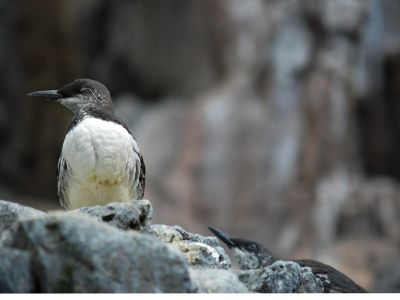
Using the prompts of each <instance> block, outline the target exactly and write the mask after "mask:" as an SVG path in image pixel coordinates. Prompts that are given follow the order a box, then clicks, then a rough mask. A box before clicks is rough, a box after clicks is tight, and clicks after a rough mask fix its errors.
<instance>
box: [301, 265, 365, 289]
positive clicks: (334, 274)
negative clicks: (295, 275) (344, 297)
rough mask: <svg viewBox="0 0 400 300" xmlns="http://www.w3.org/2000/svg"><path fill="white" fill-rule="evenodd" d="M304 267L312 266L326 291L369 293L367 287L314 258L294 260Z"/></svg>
mask: <svg viewBox="0 0 400 300" xmlns="http://www.w3.org/2000/svg"><path fill="white" fill-rule="evenodd" d="M294 261H295V262H296V263H298V264H299V265H300V266H302V267H310V268H311V270H312V272H313V273H314V275H315V276H316V277H317V278H319V279H320V280H321V281H322V283H323V285H324V290H325V291H326V292H331V293H332V292H333V293H367V291H366V290H365V289H363V288H362V287H360V286H359V285H358V284H357V283H355V282H354V281H353V280H351V279H350V278H349V277H347V276H346V275H345V274H343V273H342V272H340V271H339V270H337V269H335V268H333V267H331V266H329V265H327V264H324V263H322V262H319V261H316V260H313V259H299V260H294Z"/></svg>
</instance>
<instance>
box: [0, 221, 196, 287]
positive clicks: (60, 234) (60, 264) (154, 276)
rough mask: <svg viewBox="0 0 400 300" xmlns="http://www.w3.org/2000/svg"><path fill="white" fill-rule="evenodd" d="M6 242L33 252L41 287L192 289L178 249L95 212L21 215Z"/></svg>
mask: <svg viewBox="0 0 400 300" xmlns="http://www.w3.org/2000/svg"><path fill="white" fill-rule="evenodd" d="M0 246H2V247H8V248H13V249H16V250H18V251H21V250H22V251H26V252H27V253H29V254H30V255H31V260H32V265H33V270H32V271H33V277H34V284H35V286H34V291H37V292H188V291H190V290H191V284H190V279H189V274H188V269H187V265H186V262H185V260H184V257H183V255H182V254H181V253H179V252H178V251H177V250H175V249H174V248H172V247H170V246H168V245H166V244H165V243H161V242H159V241H157V240H155V239H154V238H152V237H151V236H149V235H144V234H139V233H135V232H124V231H122V230H118V229H116V228H113V227H111V226H108V225H106V224H101V223H99V222H97V221H96V220H94V219H93V218H89V217H84V216H74V215H69V214H60V215H49V216H46V217H44V218H38V219H32V220H22V221H18V222H17V223H16V224H14V225H13V226H12V227H11V228H10V229H9V230H8V231H6V232H5V233H4V234H3V236H2V238H1V245H0ZM26 288H27V289H28V290H25V292H32V290H31V289H30V288H31V286H29V285H27V286H26ZM19 291H20V290H19ZM13 292H17V290H13Z"/></svg>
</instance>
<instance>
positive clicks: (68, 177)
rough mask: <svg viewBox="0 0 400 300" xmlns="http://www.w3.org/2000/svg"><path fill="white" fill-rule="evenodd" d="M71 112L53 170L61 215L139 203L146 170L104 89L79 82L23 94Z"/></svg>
mask: <svg viewBox="0 0 400 300" xmlns="http://www.w3.org/2000/svg"><path fill="white" fill-rule="evenodd" d="M28 96H32V97H40V98H44V99H45V100H48V101H56V102H58V103H60V104H62V105H63V106H65V107H66V108H67V109H69V110H70V111H72V113H73V115H74V116H73V118H72V122H71V124H70V126H69V128H68V130H67V133H66V135H65V138H64V142H63V145H62V150H61V155H60V158H59V160H58V165H57V190H58V197H59V200H60V204H61V206H62V207H64V208H65V209H66V210H73V209H77V208H80V207H87V206H95V205H106V204H108V203H110V202H126V201H132V200H139V199H143V197H144V190H145V181H146V167H145V164H144V160H143V156H142V154H141V153H140V150H139V147H138V144H137V142H136V139H135V137H134V136H133V134H132V132H131V131H130V130H129V129H128V127H127V125H126V124H125V123H124V122H123V121H122V120H120V119H119V118H118V117H117V116H116V115H115V113H114V110H113V103H112V99H111V94H110V92H109V90H108V89H107V88H106V86H105V85H103V84H102V83H101V82H99V81H96V80H93V79H88V78H81V79H76V80H74V81H73V82H71V83H68V84H66V85H64V86H63V87H62V88H60V89H58V90H43V91H37V92H33V93H30V94H28Z"/></svg>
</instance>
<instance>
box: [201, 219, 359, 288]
mask: <svg viewBox="0 0 400 300" xmlns="http://www.w3.org/2000/svg"><path fill="white" fill-rule="evenodd" d="M208 229H210V231H211V232H212V233H213V234H214V235H215V236H216V237H217V238H219V239H220V240H221V241H222V242H223V243H224V244H226V245H227V246H228V247H229V249H231V250H232V251H233V254H234V256H235V258H236V259H237V260H238V264H239V268H240V269H241V270H249V269H260V268H264V267H267V266H269V265H271V264H272V263H274V262H275V261H277V260H280V259H279V258H277V257H275V256H273V255H272V253H271V252H270V251H269V250H268V249H267V248H265V247H264V246H262V245H260V244H259V243H257V242H254V241H251V240H246V239H241V238H231V237H229V236H228V235H227V234H226V233H224V232H222V231H219V230H217V229H215V228H212V227H208ZM291 261H293V262H295V263H297V264H299V265H300V266H302V267H310V268H311V271H312V272H313V274H314V275H315V277H316V278H318V279H320V280H321V281H322V284H323V287H324V292H325V293H335V292H336V293H367V291H366V290H365V289H364V288H362V287H361V286H359V285H358V284H357V283H355V282H354V281H353V280H352V279H350V278H349V277H348V276H346V275H345V274H343V273H342V272H340V271H339V270H337V269H335V268H334V267H331V266H329V265H327V264H324V263H322V262H320V261H317V260H313V259H293V260H292V259H291Z"/></svg>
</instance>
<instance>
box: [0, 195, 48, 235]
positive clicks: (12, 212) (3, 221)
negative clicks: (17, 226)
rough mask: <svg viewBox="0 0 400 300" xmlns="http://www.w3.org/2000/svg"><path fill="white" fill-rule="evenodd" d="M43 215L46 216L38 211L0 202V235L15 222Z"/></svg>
mask: <svg viewBox="0 0 400 300" xmlns="http://www.w3.org/2000/svg"><path fill="white" fill-rule="evenodd" d="M44 215H46V214H45V213H44V212H42V211H40V210H37V209H34V208H31V207H28V206H23V205H20V204H18V203H14V202H10V201H4V200H0V235H1V233H2V232H3V231H4V230H5V229H7V228H9V227H10V226H11V225H12V224H13V223H14V222H15V221H16V220H21V219H23V218H31V217H41V216H44Z"/></svg>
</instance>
